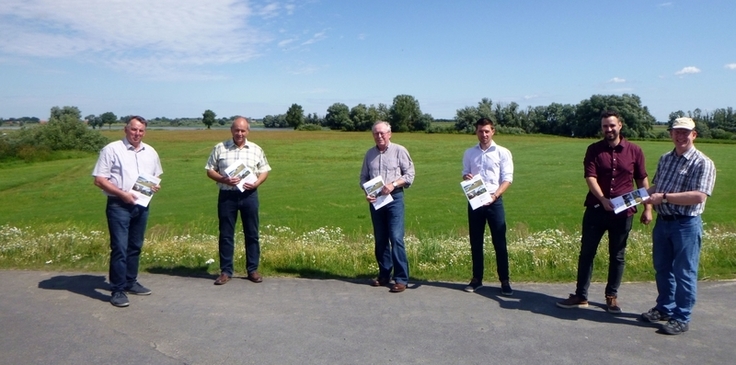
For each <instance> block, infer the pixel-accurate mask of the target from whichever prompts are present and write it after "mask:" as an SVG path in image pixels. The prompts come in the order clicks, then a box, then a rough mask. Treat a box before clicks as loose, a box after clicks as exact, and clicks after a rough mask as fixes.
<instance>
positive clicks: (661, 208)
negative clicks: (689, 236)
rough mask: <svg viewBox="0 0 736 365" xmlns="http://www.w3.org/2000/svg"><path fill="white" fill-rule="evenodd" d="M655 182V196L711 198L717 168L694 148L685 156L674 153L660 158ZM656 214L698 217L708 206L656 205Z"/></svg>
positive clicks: (668, 153) (671, 152) (703, 203)
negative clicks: (688, 194) (683, 194)
mask: <svg viewBox="0 0 736 365" xmlns="http://www.w3.org/2000/svg"><path fill="white" fill-rule="evenodd" d="M652 182H653V184H654V189H655V192H656V193H679V192H683V191H700V192H702V193H705V194H707V195H708V196H710V194H711V193H713V185H715V183H716V167H715V165H714V164H713V161H711V160H710V159H709V158H708V156H706V155H704V154H703V153H702V152H700V151H698V150H697V149H695V147H693V148H691V149H690V150H688V151H687V152H685V153H683V154H682V156H677V154H676V153H675V151H674V150H672V151H670V152H667V153H665V154H664V155H662V157H660V158H659V163H658V164H657V173H656V174H654V180H652ZM654 210H655V211H656V212H657V214H659V215H687V216H697V215H700V214H702V213H703V211H704V210H705V202H702V203H700V204H695V205H675V204H670V203H663V204H660V205H655V206H654Z"/></svg>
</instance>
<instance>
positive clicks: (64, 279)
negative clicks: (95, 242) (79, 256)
mask: <svg viewBox="0 0 736 365" xmlns="http://www.w3.org/2000/svg"><path fill="white" fill-rule="evenodd" d="M38 287H39V288H40V289H47V290H67V291H70V292H72V293H76V294H79V295H84V296H86V297H90V298H92V299H97V300H100V301H103V302H107V301H109V300H110V296H109V295H105V294H102V293H100V290H104V291H109V290H110V285H109V284H107V282H105V276H99V275H73V276H66V275H59V276H54V277H52V278H49V279H46V280H43V281H41V282H40V283H38Z"/></svg>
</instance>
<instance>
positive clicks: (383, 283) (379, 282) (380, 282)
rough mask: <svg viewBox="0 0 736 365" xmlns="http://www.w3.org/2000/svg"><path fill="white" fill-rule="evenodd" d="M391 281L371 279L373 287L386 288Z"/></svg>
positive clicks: (387, 279)
mask: <svg viewBox="0 0 736 365" xmlns="http://www.w3.org/2000/svg"><path fill="white" fill-rule="evenodd" d="M390 281H391V280H390V279H389V278H377V279H371V286H386V285H388V283H389V282H390Z"/></svg>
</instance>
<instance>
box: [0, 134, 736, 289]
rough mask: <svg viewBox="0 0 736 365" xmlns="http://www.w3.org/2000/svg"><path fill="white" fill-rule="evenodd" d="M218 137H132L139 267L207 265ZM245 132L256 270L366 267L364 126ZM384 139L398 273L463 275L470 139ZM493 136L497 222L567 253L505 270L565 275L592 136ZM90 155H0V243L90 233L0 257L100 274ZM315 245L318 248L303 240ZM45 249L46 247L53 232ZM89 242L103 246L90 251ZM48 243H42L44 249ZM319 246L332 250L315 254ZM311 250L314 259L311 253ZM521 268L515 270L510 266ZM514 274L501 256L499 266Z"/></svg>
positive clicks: (639, 229) (717, 157)
mask: <svg viewBox="0 0 736 365" xmlns="http://www.w3.org/2000/svg"><path fill="white" fill-rule="evenodd" d="M103 133H105V134H106V135H108V136H109V137H111V138H120V137H121V136H122V132H121V131H115V130H113V131H104V132H103ZM227 138H229V132H228V131H227V130H210V131H208V130H196V131H195V130H187V131H177V130H151V131H149V132H148V134H147V136H146V139H145V141H146V142H148V143H150V144H151V145H153V146H154V147H155V148H156V149H157V150H158V152H159V154H160V155H161V159H162V163H163V167H164V175H163V176H162V178H163V181H162V189H161V191H160V192H159V193H158V194H157V195H156V196H155V197H154V200H153V201H152V203H151V216H150V219H149V229H148V241H147V246H146V248H144V251H146V253H145V257H144V262H143V264H144V267H147V268H148V269H149V270H156V269H157V268H158V269H161V270H164V269H172V268H180V269H184V270H194V271H198V270H205V271H208V272H213V270H214V271H216V267H217V265H216V263H215V264H205V262H207V261H208V260H209V259H210V258H216V253H217V249H216V238H214V237H215V236H216V234H217V222H216V195H217V187H216V186H215V185H214V183H213V182H212V181H211V180H209V179H208V178H207V177H206V175H205V170H204V164H205V161H206V159H207V156H208V155H209V153H210V151H211V149H212V147H213V146H214V144H215V143H217V142H218V141H221V140H224V139H227ZM250 139H251V140H252V141H254V142H256V143H258V144H259V145H261V146H262V147H263V148H264V150H265V151H266V154H267V157H268V159H269V162H270V164H271V165H272V168H273V171H272V172H271V173H270V175H269V179H268V180H267V181H266V183H265V184H264V185H263V186H262V187H261V188H260V189H259V191H260V194H259V196H260V199H261V222H262V226H263V230H264V236H265V239H264V255H263V256H264V258H263V269H264V271H265V272H267V273H268V272H270V273H279V274H284V275H291V274H297V275H304V276H310V275H313V276H348V277H355V276H361V275H370V274H372V271H371V270H373V269H374V268H375V263H373V264H372V265H373V266H370V265H371V262H372V257H371V252H372V249H371V245H372V244H371V240H370V234H371V233H372V227H371V223H370V217H369V214H368V207H367V205H366V202H365V201H364V197H363V194H362V190H361V189H360V186H359V183H358V174H359V170H360V166H361V162H362V158H363V155H364V154H365V151H366V150H367V149H368V148H370V147H371V146H372V138H371V135H370V133H369V132H364V133H341V132H332V131H324V132H294V131H260V130H259V131H253V132H252V133H251V135H250ZM392 140H393V142H395V143H399V144H402V145H404V146H406V147H407V148H408V149H409V151H410V153H411V155H412V158H413V159H414V163H415V165H416V172H417V177H416V180H415V183H414V185H413V186H412V188H411V189H409V190H407V194H406V228H407V234H408V235H409V236H410V237H411V240H410V245H409V249H410V251H411V252H410V255H415V256H410V257H413V260H414V261H412V269H413V273H412V276H413V277H418V278H424V279H433V280H441V279H442V280H444V279H448V280H450V279H454V280H465V279H466V277H467V276H468V275H469V252H468V251H469V250H468V248H467V237H466V235H467V218H466V202H465V199H464V197H463V194H462V191H461V189H460V186H459V182H460V172H461V159H462V154H463V151H464V150H465V149H466V148H468V147H470V146H472V145H474V144H475V143H476V142H477V140H476V139H475V136H473V135H446V134H394V136H393V138H392ZM496 141H497V142H498V143H499V144H501V145H503V146H505V147H508V148H509V149H510V150H511V151H512V153H513V155H514V163H515V167H516V169H515V176H514V183H513V185H512V187H511V188H510V189H509V190H508V191H507V193H506V194H505V195H504V203H505V206H506V212H507V221H508V224H509V226H510V227H511V231H510V232H509V238H510V239H511V240H513V241H514V242H521V243H520V244H523V245H527V246H528V245H530V244H531V243H530V241H529V240H533V239H536V238H539V237H542V238H539V239H541V240H542V242H547V243H546V244H542V245H541V246H540V247H542V248H543V249H544V250H545V252H546V251H549V252H547V254H548V255H552V256H554V255H555V252H554V250H553V249H552V248H553V247H554V245H553V244H556V243H555V242H557V243H559V244H561V245H566V246H570V247H569V248H567V249H566V250H567V251H570V252H566V253H565V255H567V256H571V257H564V258H560V257H552V256H550V257H548V258H544V259H541V261H540V262H541V265H537V266H534V265H533V264H530V263H533V262H535V260H537V261H539V260H540V258H539V257H534V255H533V254H529V253H524V252H526V251H525V250H527V248H528V247H526V246H525V248H523V249H521V248H520V251H519V254H518V255H517V256H516V257H512V260H515V261H516V264H517V265H516V266H517V270H516V272H519V274H517V276H516V277H520V278H523V279H524V280H572V279H573V278H574V270H575V266H576V264H575V261H576V256H577V247H576V246H577V245H578V243H577V241H578V239H579V237H578V235H579V234H578V233H577V231H578V230H579V224H580V220H581V218H582V212H583V206H582V203H583V199H584V196H585V193H586V186H585V182H584V179H583V176H582V158H583V154H584V152H585V148H586V146H587V145H588V144H590V143H591V142H593V141H592V140H581V139H569V138H561V137H551V136H505V135H499V136H497V137H496ZM637 143H638V144H639V145H640V146H641V147H642V148H643V150H644V152H645V154H646V156H647V167H648V171H649V173H650V174H651V175H653V174H654V169H655V167H656V163H657V159H658V158H659V156H660V155H661V154H662V153H665V152H666V151H668V150H670V149H671V148H672V143H671V142H670V141H646V142H637ZM696 144H697V141H696ZM697 146H698V148H699V149H701V150H702V151H703V152H705V153H706V154H707V155H708V156H709V157H711V159H713V161H714V162H715V165H716V167H717V169H718V177H717V182H716V188H715V191H714V193H713V196H712V197H711V198H710V199H709V200H708V203H707V208H706V212H705V214H704V216H703V218H704V221H705V222H706V227H707V228H713V229H715V230H717V231H716V232H719V234H722V235H723V234H725V235H726V236H723V237H721V236H718V237H721V238H718V239H719V240H720V241H719V242H721V241H723V242H725V245H726V246H729V245H730V246H733V245H734V241H733V238H730V236H729V232H733V231H735V230H736V229H735V227H736V225H735V224H734V208H733V207H734V206H736V195H734V191H735V190H736V188H734V186H736V185H734V184H735V183H736V181H734V180H735V179H736V174H734V173H733V172H732V171H734V167H736V166H735V165H736V161H734V159H733V158H732V156H733V155H734V152H736V146H734V145H721V144H697ZM96 157H97V156H96V155H75V156H74V158H70V159H65V160H57V161H52V162H45V163H36V164H6V165H0V174H2V179H0V224H2V225H3V226H2V227H3V228H4V229H3V232H4V233H0V245H2V244H3V242H6V243H5V244H6V246H8V245H9V246H12V245H10V244H9V243H7V242H10V241H9V240H10V238H7V237H11V236H12V237H16V238H17V237H25V238H23V239H31V240H32V239H34V238H33V237H36V238H35V239H36V240H37V241H43V237H47V238H48V237H52V236H53V235H54V234H59V233H64V234H66V236H64V237H65V238H63V239H61V240H57V241H64V242H67V241H69V242H70V243H69V248H68V249H69V250H72V251H73V250H74V248H75V247H77V246H79V247H81V246H84V245H83V244H82V243H83V242H87V241H89V242H97V243H90V245H92V246H90V248H89V249H88V250H86V251H84V252H81V253H68V252H67V253H65V254H64V255H62V256H64V257H66V258H65V259H56V261H54V260H55V258H54V257H45V256H44V255H52V254H53V252H51V253H49V251H44V252H45V253H44V252H41V253H38V255H39V256H37V257H36V256H34V257H36V258H35V259H34V260H24V259H23V258H24V257H22V256H23V255H26V254H25V253H23V254H18V253H16V254H13V255H11V254H9V253H8V252H10V251H12V250H11V249H5V252H4V253H0V267H20V268H23V267H36V266H38V265H45V263H46V262H48V261H52V263H50V264H49V265H53V267H58V268H80V269H89V270H104V268H105V265H106V264H105V263H106V257H105V255H106V249H105V247H104V244H105V243H104V242H105V240H106V235H107V234H106V225H105V224H106V223H105V217H104V204H105V199H104V196H103V195H102V194H101V193H100V192H99V190H98V189H97V188H95V187H94V186H93V185H92V177H91V176H90V173H91V171H92V168H93V166H94V163H95V161H96ZM13 229H16V230H17V231H13ZM11 231H12V232H11ZM650 231H651V226H649V227H645V226H642V225H640V224H636V226H635V234H636V235H639V236H640V238H639V239H640V240H641V245H642V247H640V248H637V247H632V249H631V250H630V254H629V257H628V259H629V268H631V266H632V264H631V262H632V254H631V252H633V251H635V250H640V251H642V253H641V255H642V258H641V261H642V263H641V268H640V269H638V270H637V269H633V270H630V269H627V270H629V271H632V276H631V277H628V274H629V271H627V278H630V279H643V278H651V276H650V274H651V270H650V268H649V266H651V264H649V263H648V262H647V260H648V258H647V254H648V250H649V248H648V246H647V244H648V237H649V232H650ZM8 232H9V233H8ZM92 232H97V233H92ZM75 235H79V237H76V236H75ZM75 237H76V238H75ZM80 237H81V238H80ZM724 237H725V238H724ZM17 239H18V238H17ZM48 239H49V240H51V241H53V240H54V239H53V238H48ZM65 240H66V241H65ZM75 240H77V241H75ZM85 240H87V241H85ZM75 242H77V243H75ZM79 242H82V243H79ZM99 242H102V243H99ZM213 242H214V243H213ZM300 242H301V243H300ZM315 242H316V243H319V244H320V245H321V244H326V245H327V246H325V247H321V246H320V247H316V246H315ZM550 242H552V243H550ZM729 242H730V243H729ZM158 244H160V245H162V246H161V247H163V246H167V245H169V246H170V247H169V248H168V249H171V250H175V251H181V254H180V255H174V254H170V257H165V261H162V260H164V259H162V258H161V257H163V256H166V255H169V254H166V255H164V254H162V253H160V252H158V251H156V249H157V247H159V246H157V245H158ZM49 245H51V246H54V244H53V242H51V243H49ZM94 245H98V246H99V245H102V246H103V247H102V248H94V247H93V246H94ZM213 245H214V246H213ZM309 245H311V246H309ZM545 245H547V246H545ZM632 245H633V243H632ZM9 246H8V247H9ZM603 246H605V242H604V245H603ZM12 247H15V246H12ZM241 247H242V246H241ZM312 249H314V250H316V251H314V252H316V253H314V252H312V251H311V250H312ZM727 249H728V250H731V251H728V252H730V253H731V254H730V257H725V258H721V257H719V256H722V255H723V253H722V252H721V251H718V252H717V253H715V256H716V258H715V260H716V262H718V263H717V264H715V265H713V267H714V270H712V271H711V272H713V273H714V274H713V275H714V277H733V276H734V271H735V270H734V267H736V265H734V259H733V257H734V255H733V252H734V251H736V249H735V248H732V247H731V248H728V247H727ZM17 250H19V249H17V248H16V251H17ZM50 250H51V251H54V249H53V247H51V248H50ZM323 250H332V251H333V252H332V253H331V254H330V255H321V254H319V253H320V252H322V251H323ZM412 250H413V251H412ZM41 251H43V250H41ZM184 251H186V252H184ZM14 252H15V251H14ZM18 252H20V251H18ZM23 252H25V251H23ZM91 252H92V253H91ZM310 252H311V254H310ZM190 254H191V255H190ZM19 255H20V256H21V257H18V256H19ZM75 255H76V256H75ZM95 255H96V256H95ZM154 255H159V257H158V258H155V257H153V256H154ZM447 255H449V256H447ZM525 255H526V256H525ZM530 255H531V256H530ZM11 256H12V257H13V258H12V259H11V258H9V257H11ZM67 256H68V257H67ZM190 256H191V257H190ZM328 256H329V257H328ZM487 256H488V257H487V259H488V260H489V270H490V271H489V273H492V272H493V267H494V266H493V265H492V260H493V258H492V249H491V250H490V251H489V255H487ZM599 256H602V255H599ZM704 256H705V255H704ZM74 257H78V258H77V259H74ZM322 259H324V262H321V261H320V260H322ZM555 260H556V261H555ZM451 263H456V264H455V265H451ZM529 265H530V266H529ZM525 266H529V267H527V268H526V269H524V267H525ZM599 268H605V265H604V264H602V263H600V264H599V263H598V262H597V265H596V269H597V271H596V272H597V273H598V269H599ZM514 271H515V270H514V267H513V264H512V273H513V272H514Z"/></svg>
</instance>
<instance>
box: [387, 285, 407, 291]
mask: <svg viewBox="0 0 736 365" xmlns="http://www.w3.org/2000/svg"><path fill="white" fill-rule="evenodd" d="M404 290H406V284H399V283H396V284H394V286H392V287H391V290H389V291H390V292H392V293H401V292H402V291H404Z"/></svg>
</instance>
